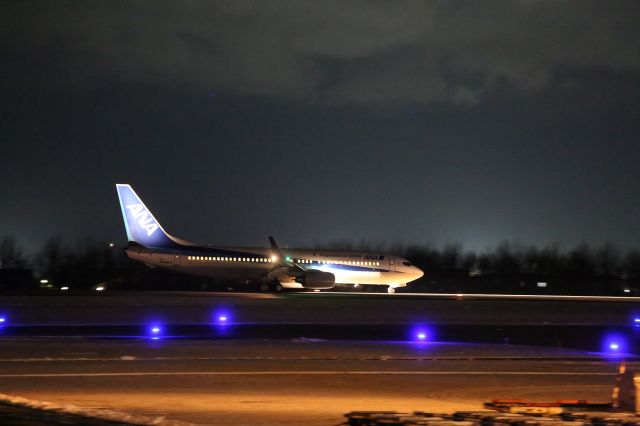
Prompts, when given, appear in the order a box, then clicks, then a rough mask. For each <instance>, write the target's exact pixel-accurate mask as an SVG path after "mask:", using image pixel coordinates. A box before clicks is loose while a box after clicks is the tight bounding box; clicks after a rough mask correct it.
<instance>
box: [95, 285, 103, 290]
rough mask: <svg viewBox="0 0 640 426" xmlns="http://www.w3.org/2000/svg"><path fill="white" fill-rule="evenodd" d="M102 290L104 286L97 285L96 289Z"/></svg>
mask: <svg viewBox="0 0 640 426" xmlns="http://www.w3.org/2000/svg"><path fill="white" fill-rule="evenodd" d="M102 290H104V287H103V286H101V285H99V286H98V287H96V291H102Z"/></svg>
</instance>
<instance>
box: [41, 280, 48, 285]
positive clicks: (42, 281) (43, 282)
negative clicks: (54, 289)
mask: <svg viewBox="0 0 640 426" xmlns="http://www.w3.org/2000/svg"><path fill="white" fill-rule="evenodd" d="M48 282H49V280H40V284H47V283H48Z"/></svg>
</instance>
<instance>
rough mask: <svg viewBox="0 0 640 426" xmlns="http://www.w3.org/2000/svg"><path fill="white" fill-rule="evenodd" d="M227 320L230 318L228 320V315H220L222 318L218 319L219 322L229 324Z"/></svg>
mask: <svg viewBox="0 0 640 426" xmlns="http://www.w3.org/2000/svg"><path fill="white" fill-rule="evenodd" d="M227 319H228V318H227V316H226V315H220V316H219V317H218V321H220V322H227Z"/></svg>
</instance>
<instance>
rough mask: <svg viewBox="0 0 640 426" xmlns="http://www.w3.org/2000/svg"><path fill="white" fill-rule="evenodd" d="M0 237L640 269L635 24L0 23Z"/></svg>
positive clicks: (235, 11) (10, 4) (497, 9)
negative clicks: (121, 195) (503, 249)
mask: <svg viewBox="0 0 640 426" xmlns="http://www.w3.org/2000/svg"><path fill="white" fill-rule="evenodd" d="M0 61H1V63H0V90H1V92H0V93H1V95H0V112H1V113H2V119H1V120H0V138H1V139H0V140H1V151H0V235H1V234H5V233H11V234H14V235H15V236H16V237H17V238H18V240H19V241H20V242H21V243H22V245H23V246H25V248H26V249H27V250H34V249H35V248H37V247H38V246H40V245H41V244H42V242H43V241H44V240H45V239H46V238H48V237H49V236H52V235H59V236H62V237H64V238H65V239H66V240H68V241H73V240H75V239H78V238H81V237H85V236H93V237H95V238H99V239H105V240H115V241H117V242H119V243H124V242H125V233H124V227H123V224H122V219H121V216H120V210H119V207H118V204H117V196H116V191H115V187H114V184H115V183H130V184H131V185H133V187H134V188H135V189H136V191H137V192H138V193H139V194H140V195H141V197H142V198H143V199H144V201H145V202H146V204H147V205H148V206H149V207H150V209H151V210H152V211H153V212H154V213H155V215H156V217H157V218H158V219H159V220H160V222H161V223H162V224H163V226H164V227H165V229H167V230H168V231H169V232H171V233H172V234H174V235H176V236H179V237H182V238H185V239H188V240H192V241H195V242H198V243H203V244H220V245H261V246H265V245H267V244H268V243H267V240H266V237H267V235H274V236H275V237H276V239H277V240H278V241H279V242H280V243H281V245H283V246H290V247H293V246H299V247H304V246H313V245H316V244H323V243H329V242H331V241H336V240H341V241H353V242H355V243H359V242H361V241H368V242H372V243H376V244H392V243H398V242H403V243H405V244H414V243H415V244H426V243H430V244H434V245H441V244H445V243H449V242H460V243H462V244H463V245H464V246H465V247H466V248H468V249H480V250H482V249H485V248H489V247H493V246H495V245H496V244H498V243H499V242H500V241H502V240H510V241H515V242H521V243H524V244H534V245H539V246H541V245H545V244H549V243H554V242H557V243H560V244H561V245H562V246H563V247H572V246H574V245H576V244H579V243H581V242H588V243H592V244H601V243H604V242H612V243H614V244H617V245H619V246H622V247H631V246H640V143H639V142H640V140H639V139H638V135H639V134H640V102H639V99H640V2H637V1H598V2H593V1H584V0H577V1H569V0H559V1H538V0H530V1H447V2H444V1H443V2H439V1H434V2H426V1H317V2H311V1H221V2H209V1H202V2H200V1H180V2H176V1H166V2H165V1H149V2H131V1H121V2H120V1H103V2H93V1H70V2H66V1H42V2H37V1H35V2H34V1H0Z"/></svg>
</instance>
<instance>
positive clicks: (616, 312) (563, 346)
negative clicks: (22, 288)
mask: <svg viewBox="0 0 640 426" xmlns="http://www.w3.org/2000/svg"><path fill="white" fill-rule="evenodd" d="M639 313H640V312H639V311H638V307H637V305H636V304H634V303H628V302H627V301H623V302H620V301H614V300H607V301H590V300H589V301H587V300H553V301H542V300H536V301H531V300H475V299H472V300H469V299H468V298H464V297H463V298H462V299H460V298H458V297H450V298H445V299H443V298H434V297H431V296H429V295H426V296H425V295H408V296H407V295H403V296H402V297H397V296H395V295H393V296H387V295H377V294H376V295H367V294H363V295H354V294H344V293H335V294H332V293H328V294H325V293H320V294H314V293H292V294H275V295H274V294H257V293H186V292H171V293H109V292H106V293H103V294H99V295H98V294H92V295H57V296H31V297H28V296H0V318H5V322H4V323H3V325H2V326H0V394H3V395H8V398H12V397H13V396H18V397H23V398H28V399H30V400H35V401H40V402H38V403H36V405H38V404H42V401H48V402H51V403H53V404H55V405H56V406H62V407H68V404H73V405H74V406H77V407H79V408H78V409H79V410H86V409H93V410H98V412H101V410H102V411H103V410H110V411H116V412H120V413H125V414H126V415H137V416H144V417H145V418H151V419H157V418H159V417H163V418H164V419H165V420H166V421H169V420H171V421H173V420H175V421H182V422H191V423H197V424H220V425H232V424H233V425H236V424H257V425H267V424H273V425H275V424H278V425H279V424H290V425H298V424H310V425H332V424H338V423H340V422H341V421H342V420H343V418H342V415H343V414H344V413H346V412H349V411H354V410H394V411H413V410H425V411H438V412H443V411H444V412H450V411H455V410H465V409H480V408H481V407H482V403H483V402H484V401H488V400H490V399H492V398H523V399H533V400H538V401H546V400H554V399H589V400H593V401H594V402H605V401H607V400H608V399H609V398H610V394H611V388H612V385H613V381H614V377H615V373H616V371H617V368H618V363H619V362H620V361H621V360H622V359H623V358H625V359H627V361H629V363H630V365H629V367H630V368H640V364H639V363H638V346H640V345H638V342H639V339H640V328H639V327H635V326H634V325H633V321H634V318H635V317H636V316H638V314H639ZM220 316H224V317H225V321H224V324H221V323H220ZM153 326H156V327H158V330H159V331H158V332H157V333H156V334H154V333H151V332H150V330H151V328H152V327H153ZM418 331H423V332H424V333H425V340H426V341H424V342H418V341H416V336H417V333H418ZM612 333H613V334H612ZM609 335H616V336H617V337H616V339H618V340H616V342H618V343H619V347H617V348H616V350H613V351H609V352H608V353H605V352H599V351H601V350H606V347H605V346H603V345H604V344H605V343H606V344H607V345H608V344H610V342H611V341H610V340H606V338H607V336H609ZM47 336H48V337H47ZM154 339H155V340H154ZM622 352H627V354H626V355H623V354H622ZM0 396H1V395H0ZM0 399H1V398H0ZM38 406H40V405H38ZM94 414H95V412H94ZM167 424H170V423H167Z"/></svg>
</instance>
